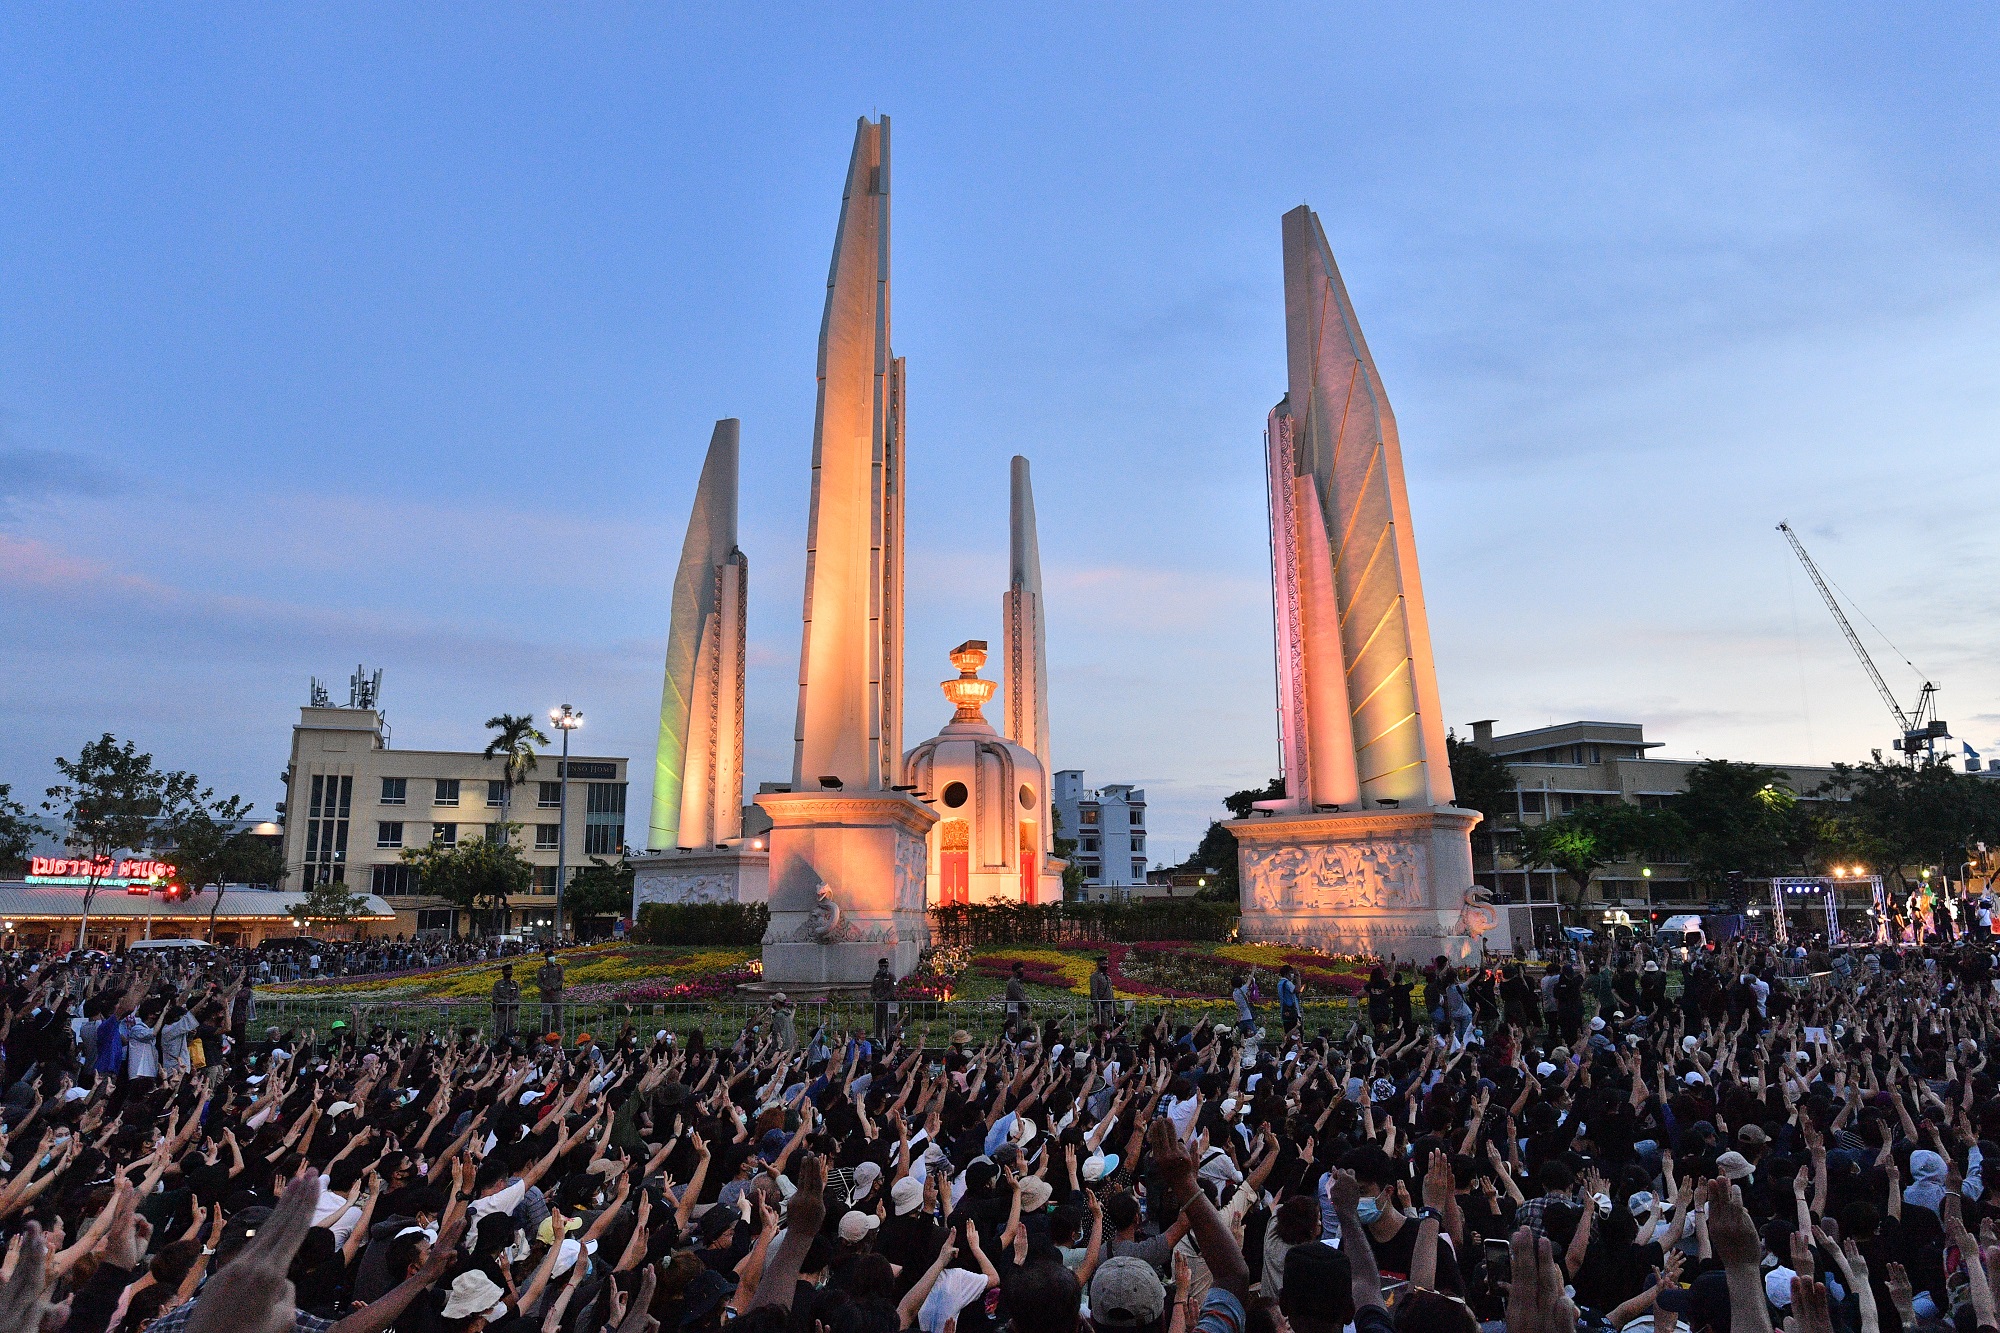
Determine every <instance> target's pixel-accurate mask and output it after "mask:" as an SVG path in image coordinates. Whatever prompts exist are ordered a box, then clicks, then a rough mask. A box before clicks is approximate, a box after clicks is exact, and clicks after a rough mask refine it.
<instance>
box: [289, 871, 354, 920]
mask: <svg viewBox="0 0 2000 1333" xmlns="http://www.w3.org/2000/svg"><path fill="white" fill-rule="evenodd" d="M367 903H368V895H367V894H365V893H349V892H348V890H347V886H346V885H345V884H341V883H338V882H333V881H329V882H328V883H325V884H315V885H313V886H312V887H311V888H309V889H307V890H306V896H305V897H304V898H303V899H301V900H300V901H299V902H298V903H297V905H295V906H294V907H293V908H292V920H294V921H296V922H297V923H298V926H299V929H300V930H304V929H305V928H306V925H307V923H308V922H313V921H324V922H327V923H329V924H331V925H333V926H335V927H340V926H344V925H347V924H348V923H349V922H351V921H353V920H354V918H356V917H358V916H360V915H361V910H362V908H363V907H365V906H367Z"/></svg>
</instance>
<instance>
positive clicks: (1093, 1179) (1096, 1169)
mask: <svg viewBox="0 0 2000 1333" xmlns="http://www.w3.org/2000/svg"><path fill="white" fill-rule="evenodd" d="M1117 1169H1118V1154H1117V1153H1115V1152H1108V1153H1092V1154H1091V1155H1090V1156H1088V1157H1086V1158H1084V1159H1083V1180H1084V1183H1085V1184H1087V1185H1094V1184H1096V1183H1097V1182H1098V1181H1100V1180H1102V1179H1104V1178H1105V1177H1106V1176H1108V1175H1110V1174H1111V1173H1112V1172H1114V1171H1116V1170H1117Z"/></svg>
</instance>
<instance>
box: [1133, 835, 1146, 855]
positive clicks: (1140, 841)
mask: <svg viewBox="0 0 2000 1333" xmlns="http://www.w3.org/2000/svg"><path fill="white" fill-rule="evenodd" d="M1132 850H1133V851H1135V852H1143V851H1145V850H1146V835H1145V834H1143V833H1134V834H1133V835H1132Z"/></svg>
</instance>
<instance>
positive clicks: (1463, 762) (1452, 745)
mask: <svg viewBox="0 0 2000 1333" xmlns="http://www.w3.org/2000/svg"><path fill="white" fill-rule="evenodd" d="M1444 750H1445V755H1446V757H1447V758H1448V759H1449V760H1450V763H1451V789H1452V793H1453V795H1452V798H1451V799H1452V804H1453V805H1456V806H1457V807H1458V808H1459V809H1461V810H1477V811H1478V812H1479V813H1480V814H1482V815H1484V816H1485V818H1484V819H1482V820H1480V821H1479V823H1478V824H1476V825H1474V826H1473V829H1472V842H1473V846H1474V848H1475V849H1476V850H1478V851H1482V852H1489V851H1492V850H1493V843H1494V834H1495V831H1496V830H1497V829H1498V827H1499V823H1500V816H1501V815H1503V814H1512V813H1514V770H1513V769H1511V768H1509V767H1508V766H1507V761H1506V760H1504V759H1501V758H1499V757H1498V756H1496V755H1492V754H1489V753H1487V752H1486V751H1485V750H1482V749H1480V748H1479V747H1478V746H1477V745H1474V744H1473V743H1472V742H1471V741H1462V740H1460V739H1459V738H1458V733H1456V732H1453V733H1451V734H1450V735H1447V736H1446V737H1445V738H1444Z"/></svg>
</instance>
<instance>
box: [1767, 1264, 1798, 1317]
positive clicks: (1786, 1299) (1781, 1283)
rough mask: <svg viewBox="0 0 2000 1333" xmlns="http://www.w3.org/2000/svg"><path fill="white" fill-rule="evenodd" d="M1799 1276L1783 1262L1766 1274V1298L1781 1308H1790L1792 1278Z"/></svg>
mask: <svg viewBox="0 0 2000 1333" xmlns="http://www.w3.org/2000/svg"><path fill="white" fill-rule="evenodd" d="M1797 1276H1798V1274H1797V1273H1794V1272H1793V1271H1792V1270H1791V1269H1789V1268H1787V1267H1785V1266H1784V1265H1783V1264H1779V1265H1778V1266H1777V1267H1776V1268H1774V1269H1772V1270H1771V1271H1770V1272H1768V1273H1766V1274H1764V1299H1765V1300H1767V1301H1769V1302H1770V1303H1771V1304H1773V1305H1775V1306H1777V1307H1778V1308H1779V1309H1780V1310H1784V1309H1789V1308H1790V1307H1791V1304H1792V1279H1793V1278H1795V1277H1797Z"/></svg>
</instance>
